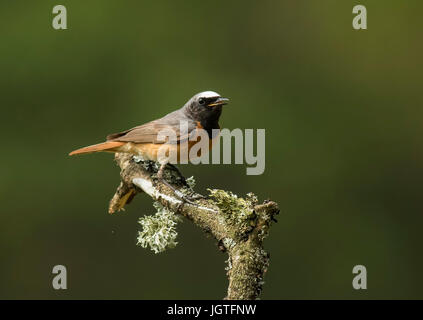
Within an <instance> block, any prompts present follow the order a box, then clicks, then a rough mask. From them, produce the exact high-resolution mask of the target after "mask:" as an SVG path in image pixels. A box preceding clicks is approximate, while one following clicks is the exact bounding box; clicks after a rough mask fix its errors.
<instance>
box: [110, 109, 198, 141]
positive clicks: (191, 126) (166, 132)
mask: <svg viewBox="0 0 423 320" xmlns="http://www.w3.org/2000/svg"><path fill="white" fill-rule="evenodd" d="M181 123H183V126H187V130H184V129H183V130H182V131H181ZM196 127H197V123H196V122H195V121H193V120H191V119H189V118H187V117H185V116H184V115H183V114H182V113H181V112H180V110H177V111H175V112H172V113H170V114H168V115H167V116H165V117H163V118H161V119H158V120H154V121H151V122H148V123H146V124H143V125H140V126H138V127H135V128H132V129H129V130H126V131H123V132H119V133H113V134H110V135H108V136H107V140H108V141H120V142H133V143H157V144H159V143H167V142H168V143H179V142H181V141H183V140H186V139H188V137H189V134H190V133H191V132H192V131H193V130H195V129H196ZM159 133H160V134H161V135H162V137H161V138H160V136H159ZM166 137H167V139H163V138H166ZM169 138H170V139H169Z"/></svg>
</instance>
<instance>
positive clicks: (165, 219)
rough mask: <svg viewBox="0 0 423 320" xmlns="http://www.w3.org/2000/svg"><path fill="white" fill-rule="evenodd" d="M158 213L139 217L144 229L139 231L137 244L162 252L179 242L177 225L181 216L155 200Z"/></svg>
mask: <svg viewBox="0 0 423 320" xmlns="http://www.w3.org/2000/svg"><path fill="white" fill-rule="evenodd" d="M153 205H154V207H155V208H156V210H157V213H156V214H155V215H153V216H151V215H150V216H145V217H142V218H140V219H139V221H138V223H139V224H141V226H142V231H139V232H138V238H137V240H138V242H137V245H139V246H141V247H143V248H147V247H150V249H151V250H152V251H154V253H160V252H163V251H165V250H166V249H169V248H174V247H175V246H176V245H177V244H178V243H177V242H176V237H177V236H178V233H177V232H176V225H177V223H178V222H179V221H180V218H179V217H178V216H177V215H175V214H174V213H173V212H171V211H169V210H168V209H166V208H165V207H163V206H162V205H161V204H160V203H159V202H155V203H154V204H153Z"/></svg>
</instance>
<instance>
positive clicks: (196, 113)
mask: <svg viewBox="0 0 423 320" xmlns="http://www.w3.org/2000/svg"><path fill="white" fill-rule="evenodd" d="M228 102H229V99H227V98H222V97H221V96H220V94H218V93H216V92H214V91H204V92H200V93H197V94H196V95H195V96H193V97H192V98H191V99H190V100H189V101H188V102H187V103H186V104H185V106H184V109H185V112H186V113H187V114H188V115H189V116H190V117H191V118H192V119H194V120H196V121H204V120H206V121H213V120H216V121H217V120H219V117H220V115H221V113H222V106H224V105H225V104H227V103H228Z"/></svg>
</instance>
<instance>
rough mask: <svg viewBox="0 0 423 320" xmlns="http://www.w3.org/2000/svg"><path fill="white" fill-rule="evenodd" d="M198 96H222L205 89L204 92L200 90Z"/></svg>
mask: <svg viewBox="0 0 423 320" xmlns="http://www.w3.org/2000/svg"><path fill="white" fill-rule="evenodd" d="M198 96H199V97H202V98H214V97H220V94H218V93H217V92H214V91H204V92H200V93H199V94H198Z"/></svg>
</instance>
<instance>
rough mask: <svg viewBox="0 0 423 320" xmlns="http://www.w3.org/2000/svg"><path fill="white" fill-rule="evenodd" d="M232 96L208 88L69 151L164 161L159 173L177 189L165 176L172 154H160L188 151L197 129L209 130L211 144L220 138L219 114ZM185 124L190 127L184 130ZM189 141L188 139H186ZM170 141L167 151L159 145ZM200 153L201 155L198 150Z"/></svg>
mask: <svg viewBox="0 0 423 320" xmlns="http://www.w3.org/2000/svg"><path fill="white" fill-rule="evenodd" d="M228 101H229V99H226V98H222V97H221V96H220V95H219V94H218V93H216V92H213V91H204V92H200V93H198V94H196V95H195V96H193V97H192V98H191V99H190V100H188V102H187V103H186V104H185V105H184V106H183V107H182V108H180V109H178V110H176V111H173V112H171V113H169V114H167V115H166V116H164V117H162V118H160V119H157V120H153V121H150V122H147V123H145V124H142V125H140V126H137V127H134V128H132V129H129V130H126V131H122V132H119V133H113V134H110V135H108V136H107V138H106V142H103V143H99V144H95V145H91V146H88V147H84V148H81V149H77V150H75V151H72V152H71V153H70V154H69V155H71V156H72V155H77V154H85V153H93V152H113V153H118V152H123V153H130V154H134V155H136V156H140V157H142V158H143V159H146V160H153V161H157V162H159V163H160V169H159V171H158V174H157V177H158V179H160V180H162V181H163V182H164V183H165V184H166V185H167V186H169V187H170V188H172V189H173V190H175V189H174V188H173V187H172V186H170V185H169V184H168V183H167V182H166V181H165V180H164V179H163V172H164V169H165V167H166V165H167V164H168V163H169V160H168V158H166V157H162V156H160V155H163V154H168V153H169V152H175V153H176V154H177V156H178V159H180V155H181V152H182V151H183V150H182V148H181V146H185V145H186V146H187V148H188V153H189V150H190V148H191V147H192V146H193V145H194V144H195V142H196V141H188V140H190V139H189V137H191V136H192V135H193V134H195V133H196V130H199V129H203V130H205V131H206V132H207V136H208V138H209V145H210V148H211V147H212V146H213V143H212V141H213V140H214V139H216V138H217V136H218V135H216V134H215V133H216V130H213V129H220V127H219V118H220V115H221V114H222V106H223V105H225V104H227V103H228ZM181 125H184V126H185V127H184V128H185V129H186V130H181V128H182V126H181ZM169 130H171V131H172V132H174V133H175V134H174V137H175V138H174V139H167V140H163V137H162V136H161V135H162V134H163V132H166V131H169ZM183 142H187V143H185V144H184V143H183ZM164 144H166V148H167V151H168V152H167V153H163V152H159V149H160V148H161V147H163V145H164ZM197 156H201V155H200V154H198V155H197Z"/></svg>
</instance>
